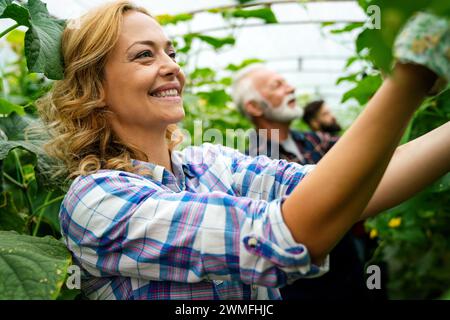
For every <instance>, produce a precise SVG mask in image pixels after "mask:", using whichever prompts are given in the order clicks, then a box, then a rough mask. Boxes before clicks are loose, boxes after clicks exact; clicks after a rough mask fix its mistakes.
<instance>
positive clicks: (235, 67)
mask: <svg viewBox="0 0 450 320" xmlns="http://www.w3.org/2000/svg"><path fill="white" fill-rule="evenodd" d="M262 62H264V60H261V59H245V60H244V61H242V62H241V63H240V64H232V63H230V64H229V65H228V66H227V67H226V68H225V69H226V70H230V71H238V70H241V69H243V68H245V67H246V66H249V65H251V64H253V63H262Z"/></svg>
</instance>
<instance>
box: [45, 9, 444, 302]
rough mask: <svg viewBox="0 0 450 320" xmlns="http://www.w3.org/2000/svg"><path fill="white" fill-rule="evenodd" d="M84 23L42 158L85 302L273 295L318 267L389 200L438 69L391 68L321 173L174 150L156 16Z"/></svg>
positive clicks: (217, 152)
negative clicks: (397, 154) (400, 148)
mask: <svg viewBox="0 0 450 320" xmlns="http://www.w3.org/2000/svg"><path fill="white" fill-rule="evenodd" d="M79 26H80V27H79V28H77V29H70V28H66V30H65V31H64V34H63V37H62V51H63V57H64V62H65V77H64V79H63V80H61V81H59V82H57V83H56V84H55V86H54V89H53V91H52V93H51V95H50V96H49V100H45V101H42V102H41V104H40V111H41V114H42V117H43V118H44V120H46V121H47V123H49V126H50V128H51V130H52V132H53V135H54V140H53V141H52V142H51V143H50V144H49V146H48V151H49V153H50V154H52V155H53V156H55V157H59V158H60V159H63V160H64V161H65V163H66V165H67V168H68V170H69V172H70V174H71V177H72V178H75V180H74V181H73V183H72V185H71V187H70V190H69V192H68V193H67V195H66V197H65V199H64V201H63V204H62V206H61V211H60V221H61V227H62V233H63V237H64V240H65V242H66V244H67V246H68V248H69V249H70V250H71V252H72V254H73V257H74V261H75V262H76V263H77V264H78V265H80V266H81V267H82V270H83V271H84V274H85V279H84V280H83V281H82V289H83V291H84V293H85V294H86V295H87V296H88V297H89V298H92V299H255V298H257V299H264V298H269V299H278V298H279V297H280V296H279V292H278V289H277V287H280V286H283V285H284V284H286V283H288V282H291V281H294V280H295V279H297V278H299V277H311V276H318V275H320V274H321V273H323V272H324V271H326V269H327V267H328V266H327V259H326V256H327V253H328V252H329V251H330V250H331V248H332V247H333V245H334V244H335V243H336V242H337V241H338V240H339V238H340V237H342V235H343V234H344V233H345V232H346V231H347V230H348V229H349V228H350V227H351V225H352V224H353V223H354V222H355V221H357V220H358V219H360V217H361V216H362V215H367V214H374V213H376V212H379V211H380V210H381V209H383V206H385V205H386V203H389V201H385V200H383V201H381V200H380V196H378V197H377V195H376V194H375V196H373V194H374V192H375V189H376V188H377V185H378V184H379V182H380V180H381V178H382V176H383V173H384V172H385V170H386V167H387V165H388V163H389V160H390V159H391V156H392V154H393V153H394V150H395V148H396V145H397V144H398V142H399V139H400V137H401V135H402V132H403V129H404V127H405V126H406V124H407V122H408V120H409V119H410V117H411V115H412V114H413V112H414V110H415V109H416V108H417V107H418V106H419V104H420V102H421V101H422V99H423V98H424V96H425V94H426V93H427V91H428V90H429V89H430V88H431V86H432V85H433V83H434V80H435V78H436V76H435V74H434V73H433V72H431V71H429V70H428V69H426V68H424V67H420V66H413V65H409V64H399V65H398V66H397V67H396V69H395V73H394V76H393V79H392V80H387V81H386V83H385V84H384V85H383V87H382V88H381V89H380V91H379V92H378V93H377V95H376V96H375V97H374V98H373V100H372V101H371V102H370V103H369V105H368V107H367V108H366V110H365V112H364V113H363V114H362V115H361V117H360V118H359V119H358V121H357V122H356V123H355V124H354V125H353V126H352V128H351V129H350V130H349V131H348V132H347V134H346V135H345V136H344V137H343V138H342V139H341V140H340V141H339V143H338V144H337V145H336V146H335V148H334V149H333V150H332V151H330V153H329V154H327V156H326V157H325V158H324V159H323V160H322V162H321V163H320V164H319V165H318V166H317V167H316V168H315V167H314V166H304V167H302V166H300V165H296V164H290V163H287V162H285V161H271V160H269V159H268V158H266V157H257V158H250V157H246V156H244V155H242V154H240V153H238V152H237V151H234V150H232V149H229V148H226V147H221V146H214V145H210V144H205V145H203V146H200V147H190V148H187V149H185V150H184V151H182V152H180V151H173V148H174V147H175V145H176V144H177V143H178V142H179V141H178V139H177V138H176V137H177V135H176V123H178V122H179V121H181V120H182V119H183V117H184V110H183V103H182V91H183V86H184V83H185V77H184V75H183V72H182V71H181V70H180V67H179V66H178V65H177V63H176V60H175V58H176V56H175V51H174V49H173V46H172V44H171V43H170V42H169V40H168V39H167V37H166V36H165V35H164V33H163V31H162V29H161V27H160V26H159V24H158V23H157V22H156V21H155V20H154V19H153V18H152V17H151V16H150V15H149V14H148V13H147V12H146V11H145V10H144V9H141V8H137V7H135V6H133V5H132V4H131V3H128V2H126V1H119V2H115V3H112V4H107V5H105V6H103V7H101V8H100V9H96V10H93V11H91V12H89V13H88V14H87V15H86V16H84V17H83V18H82V19H81V20H80V23H79ZM392 106H395V107H392ZM387 111H389V112H388V113H387ZM445 130H446V133H448V131H449V128H448V126H447V127H446V128H445ZM442 132H443V131H442V129H441V131H440V132H438V133H434V134H433V138H435V139H434V140H435V141H440V142H441V143H443V142H446V143H447V146H448V139H446V140H443V138H442V136H443V134H442ZM366 146H370V148H367V147H366ZM448 149H450V148H448ZM448 156H449V154H448V152H447V153H445V154H442V153H441V154H439V157H438V156H436V159H437V160H436V163H437V164H436V167H437V168H438V169H436V171H435V172H433V173H432V174H429V175H427V177H426V178H424V179H423V184H426V183H429V182H430V181H432V180H434V179H435V178H436V177H438V176H439V175H441V174H442V173H443V172H446V171H447V170H448V163H446V162H445V159H448ZM349 163H351V165H349ZM314 168H315V169H314ZM312 169H314V170H312ZM306 175H308V177H307V178H305V176H306ZM384 180H386V179H383V181H384ZM387 183H389V182H387ZM319 190H320V192H318V191H319ZM377 193H378V194H382V192H381V193H380V192H377ZM371 199H372V200H371ZM369 201H370V202H369Z"/></svg>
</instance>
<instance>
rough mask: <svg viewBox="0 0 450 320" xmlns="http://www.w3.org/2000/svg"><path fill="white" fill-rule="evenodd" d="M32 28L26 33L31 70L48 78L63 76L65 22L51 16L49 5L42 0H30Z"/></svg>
mask: <svg viewBox="0 0 450 320" xmlns="http://www.w3.org/2000/svg"><path fill="white" fill-rule="evenodd" d="M27 8H28V10H29V12H30V16H31V19H30V25H31V26H30V28H29V29H28V31H27V33H26V35H25V55H26V57H27V66H28V69H29V70H30V71H31V72H42V73H44V74H45V75H46V76H47V77H48V78H50V79H54V80H59V79H62V78H63V75H64V68H63V62H62V56H61V34H62V32H63V30H64V24H65V22H64V21H62V20H57V19H54V18H52V17H50V14H49V12H48V10H47V5H46V4H44V3H42V2H41V1H40V0H29V2H28V5H27Z"/></svg>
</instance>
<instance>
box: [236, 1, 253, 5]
mask: <svg viewBox="0 0 450 320" xmlns="http://www.w3.org/2000/svg"><path fill="white" fill-rule="evenodd" d="M252 1H255V0H237V2H238V3H239V4H246V3H249V2H252Z"/></svg>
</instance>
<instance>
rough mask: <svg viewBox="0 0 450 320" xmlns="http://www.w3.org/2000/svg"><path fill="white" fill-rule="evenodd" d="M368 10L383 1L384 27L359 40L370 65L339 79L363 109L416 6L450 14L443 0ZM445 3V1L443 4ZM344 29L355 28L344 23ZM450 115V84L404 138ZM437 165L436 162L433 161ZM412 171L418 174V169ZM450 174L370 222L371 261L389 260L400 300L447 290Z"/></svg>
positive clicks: (393, 293)
mask: <svg viewBox="0 0 450 320" xmlns="http://www.w3.org/2000/svg"><path fill="white" fill-rule="evenodd" d="M359 3H360V5H361V7H362V8H363V9H364V10H366V9H367V8H368V6H369V5H372V4H376V5H378V6H380V8H381V13H382V19H381V21H382V25H381V30H371V29H368V28H366V29H365V30H364V31H363V32H362V33H361V34H360V35H359V37H358V38H357V40H356V50H357V55H356V56H354V57H352V58H350V59H349V61H348V63H347V67H349V66H351V65H352V64H353V63H354V62H355V61H360V62H363V65H364V66H365V67H364V68H363V70H361V71H360V72H356V73H353V74H349V75H346V76H344V77H342V78H340V79H339V80H338V83H339V82H342V81H347V82H351V83H354V84H355V86H354V88H352V89H351V90H349V91H348V92H346V93H345V94H344V96H343V99H342V101H347V100H350V99H354V101H357V102H358V105H359V107H358V110H359V111H361V110H362V109H363V108H364V106H365V105H366V104H367V102H368V100H369V99H370V97H371V96H372V95H373V94H374V93H375V92H376V90H377V89H378V87H379V86H380V84H381V75H380V73H379V72H377V71H376V69H377V68H380V69H383V70H384V71H387V72H388V71H389V70H390V68H391V64H392V45H393V42H394V39H395V36H396V35H397V33H398V31H399V30H400V29H401V27H402V26H403V25H404V23H405V22H406V20H407V19H408V18H409V17H410V16H411V15H412V14H413V13H414V12H415V11H416V10H423V9H427V10H430V11H434V12H435V13H438V14H443V15H445V16H446V17H448V16H449V12H448V8H449V5H448V4H446V2H443V1H387V0H372V1H370V0H360V1H359ZM444 3H445V4H444ZM342 30H343V32H350V31H351V30H354V28H352V27H348V28H343V29H342ZM449 119H450V87H447V89H446V90H444V91H443V92H441V93H440V94H439V95H438V96H435V97H430V98H429V99H427V100H426V101H425V102H424V103H423V104H422V106H421V107H420V108H419V110H418V111H417V112H416V113H415V115H414V118H413V120H412V122H411V123H410V125H409V126H408V128H407V130H406V132H405V135H404V136H403V138H402V143H406V142H408V141H410V140H413V139H415V138H417V137H419V136H421V135H423V134H425V133H426V132H428V131H430V130H432V129H433V128H436V127H438V126H440V125H442V124H444V123H446V122H447V121H449ZM430 165H432V164H430ZM411 174H414V173H413V172H412V173H411ZM449 181H450V174H447V175H446V176H444V177H443V178H442V179H440V180H439V181H437V182H436V183H434V184H433V185H431V186H430V187H429V188H427V189H426V190H424V191H422V192H421V193H420V194H418V195H417V196H415V197H413V198H411V199H410V200H408V201H406V202H404V203H403V204H401V205H400V206H398V207H396V208H393V209H391V210H388V212H386V213H384V214H380V215H378V216H377V217H375V218H373V219H371V220H370V221H368V222H367V223H366V226H367V228H368V230H371V232H372V234H374V235H375V234H376V235H378V238H379V244H380V246H379V248H378V249H377V250H376V253H375V255H374V257H373V259H372V261H370V262H369V263H370V264H373V263H377V262H380V261H384V262H386V263H387V264H388V266H389V282H388V293H389V296H390V297H391V298H396V299H430V298H439V297H441V296H444V294H445V292H448V288H449V283H450V239H449V238H448V234H449V233H450V224H449V221H450V211H449V209H448V208H450V192H449V191H450V184H449Z"/></svg>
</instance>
